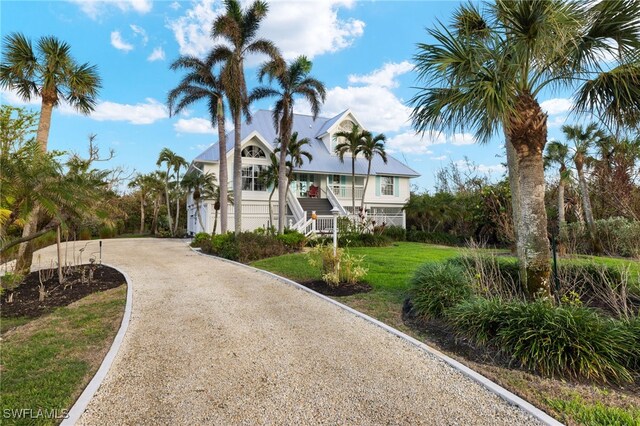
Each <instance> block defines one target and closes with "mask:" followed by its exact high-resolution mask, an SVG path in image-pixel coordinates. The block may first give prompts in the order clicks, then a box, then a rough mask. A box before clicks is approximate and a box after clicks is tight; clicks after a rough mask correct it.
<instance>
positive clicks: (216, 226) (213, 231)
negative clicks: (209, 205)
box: [211, 209, 218, 235]
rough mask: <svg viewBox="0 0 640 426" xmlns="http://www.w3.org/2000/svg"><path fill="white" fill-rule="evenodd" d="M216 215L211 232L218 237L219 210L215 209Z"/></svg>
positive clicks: (214, 215)
mask: <svg viewBox="0 0 640 426" xmlns="http://www.w3.org/2000/svg"><path fill="white" fill-rule="evenodd" d="M214 211H215V213H214V214H213V230H212V231H211V235H216V229H217V228H218V209H214Z"/></svg>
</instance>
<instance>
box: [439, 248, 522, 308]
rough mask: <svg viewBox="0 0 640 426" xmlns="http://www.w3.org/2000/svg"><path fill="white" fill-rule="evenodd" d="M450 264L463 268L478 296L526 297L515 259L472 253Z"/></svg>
mask: <svg viewBox="0 0 640 426" xmlns="http://www.w3.org/2000/svg"><path fill="white" fill-rule="evenodd" d="M448 262H449V263H451V264H454V265H458V266H460V267H461V268H463V270H464V271H465V274H466V275H467V277H468V279H469V281H470V282H471V283H472V284H473V289H474V291H475V293H476V294H478V295H481V296H486V297H506V298H519V297H522V296H524V294H523V292H522V289H521V286H520V271H519V269H518V261H517V260H516V259H514V258H508V257H498V256H494V255H490V254H481V253H479V252H478V251H470V252H469V253H468V254H465V255H463V256H458V257H456V258H453V259H450V260H449V261H448Z"/></svg>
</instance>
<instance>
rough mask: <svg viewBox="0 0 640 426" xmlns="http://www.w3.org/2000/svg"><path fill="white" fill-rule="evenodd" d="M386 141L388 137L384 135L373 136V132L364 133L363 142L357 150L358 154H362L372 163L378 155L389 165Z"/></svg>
mask: <svg viewBox="0 0 640 426" xmlns="http://www.w3.org/2000/svg"><path fill="white" fill-rule="evenodd" d="M386 140H387V137H386V136H385V135H384V134H382V133H380V134H379V135H376V136H373V134H372V133H371V132H369V131H364V132H363V137H362V142H361V143H360V145H359V146H358V148H357V149H356V154H362V156H363V157H364V158H365V159H366V160H367V161H371V160H372V159H373V158H374V157H375V156H376V155H379V156H380V158H382V161H384V164H387V152H386V151H385V147H384V143H385V142H386Z"/></svg>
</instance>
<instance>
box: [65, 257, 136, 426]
mask: <svg viewBox="0 0 640 426" xmlns="http://www.w3.org/2000/svg"><path fill="white" fill-rule="evenodd" d="M103 265H104V266H108V267H110V268H113V269H115V270H116V271H118V272H120V273H121V274H122V275H123V276H124V280H125V281H126V283H127V302H126V304H125V307H124V315H123V316H122V322H121V323H120V328H119V329H118V333H117V334H116V337H115V338H114V339H113V343H112V344H111V348H109V352H107V355H105V357H104V359H103V360H102V363H101V364H100V368H98V371H96V374H94V376H93V378H92V379H91V381H90V382H89V384H88V385H87V387H85V388H84V391H82V393H81V394H80V396H79V397H78V399H77V400H76V402H75V403H74V404H73V406H72V407H71V409H70V410H69V412H68V413H67V417H66V418H65V419H64V420H63V421H62V423H61V424H60V425H61V426H72V425H74V424H76V423H77V422H78V420H79V419H80V416H82V414H84V412H85V410H86V409H87V406H88V405H89V402H90V401H91V399H92V398H93V396H94V395H95V393H96V392H97V391H98V389H99V388H100V386H101V385H102V382H103V381H104V379H105V377H106V376H107V373H108V372H109V369H110V368H111V365H112V364H113V361H114V360H115V358H116V355H117V354H118V351H119V350H120V346H122V341H123V340H124V335H125V334H126V333H127V329H128V328H129V322H130V321H131V307H132V304H133V288H132V285H131V279H130V278H129V276H128V275H127V273H126V272H124V271H122V270H120V269H119V268H116V267H115V266H113V265H109V264H107V263H103Z"/></svg>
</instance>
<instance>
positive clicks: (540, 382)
mask: <svg viewBox="0 0 640 426" xmlns="http://www.w3.org/2000/svg"><path fill="white" fill-rule="evenodd" d="M463 250H465V249H461V248H455V247H444V246H436V245H428V244H422V243H411V242H399V243H395V244H394V245H393V246H389V247H357V248H351V249H349V252H350V253H352V254H355V255H365V262H364V263H365V266H366V267H367V268H368V269H369V270H368V273H367V275H366V276H365V279H364V280H365V281H366V282H368V283H369V284H370V285H371V286H372V287H373V290H372V291H371V292H369V293H361V294H355V295H353V296H345V297H336V298H335V299H337V300H339V301H340V302H341V303H344V304H346V305H348V306H351V307H352V308H354V309H356V310H358V311H360V312H363V313H365V314H367V315H369V316H372V317H374V318H376V319H378V320H379V321H382V322H384V323H385V324H388V325H390V326H392V327H394V328H396V329H398V330H400V331H402V332H404V333H407V334H409V335H410V336H412V337H415V338H418V339H420V340H423V341H426V342H427V344H429V345H431V346H434V347H436V348H438V349H439V350H441V351H442V352H445V353H447V354H448V355H449V356H452V357H453V358H456V359H458V361H461V362H463V363H465V364H466V365H468V366H469V367H470V368H472V369H474V370H476V371H478V372H480V373H481V374H483V375H485V376H487V377H489V378H490V379H491V380H493V381H495V382H497V383H498V384H500V385H502V386H504V387H506V388H507V389H509V390H511V391H512V392H514V393H516V394H518V395H519V396H520V397H522V398H524V399H526V400H528V401H530V402H531V403H533V404H534V405H536V406H538V407H540V408H542V409H543V410H545V411H547V412H549V413H552V414H553V415H554V416H556V417H557V418H560V419H562V420H563V421H567V422H568V423H569V424H585V425H608V424H620V425H627V424H629V425H638V424H640V421H639V420H638V416H639V414H638V410H637V409H636V408H637V406H639V405H640V397H638V396H637V395H635V396H633V394H631V396H630V395H629V391H623V390H618V389H612V388H606V387H597V388H596V389H598V392H597V396H595V397H594V396H593V393H594V386H590V385H587V384H578V383H569V382H565V381H561V380H554V379H547V378H542V377H540V376H536V375H533V374H530V373H527V372H524V371H520V370H512V369H508V368H503V367H499V366H495V365H491V364H485V363H481V362H474V361H470V360H469V359H466V358H464V357H461V356H459V355H458V354H456V353H451V352H450V351H447V350H446V349H445V348H443V347H442V346H441V345H439V344H438V338H437V336H436V337H434V336H432V335H430V334H422V333H421V332H419V331H417V330H415V329H412V328H410V327H408V326H407V325H406V324H405V323H404V322H403V320H402V303H403V301H404V298H405V297H406V295H407V291H408V288H409V281H410V278H411V277H412V276H413V274H414V272H415V270H416V269H417V268H418V266H420V265H422V264H423V263H425V262H427V261H444V260H447V259H450V258H453V257H456V256H458V255H460V254H461V253H462V252H463ZM594 261H595V262H602V263H604V264H606V265H609V266H629V268H630V271H631V273H632V275H633V274H635V276H640V262H636V261H632V260H628V259H620V258H604V257H594V256H580V257H578V258H565V259H561V260H560V262H562V263H564V262H570V263H588V262H594ZM252 266H255V267H256V268H260V269H265V270H267V271H270V272H273V273H276V274H279V275H283V276H285V277H287V278H290V279H292V280H294V281H298V282H304V281H310V280H318V279H320V278H321V277H320V272H319V271H318V270H315V269H314V268H311V267H310V266H309V265H308V263H307V259H306V255H305V254H302V253H296V254H288V255H284V256H279V257H275V258H269V259H262V260H259V261H257V262H253V263H252ZM569 393H572V394H573V395H577V396H578V398H580V397H582V399H576V398H575V397H567V394H569ZM629 400H631V402H629ZM634 405H635V406H636V408H631V409H630V408H629V407H630V406H631V407H633V406H634ZM616 422H618V423H616Z"/></svg>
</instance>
